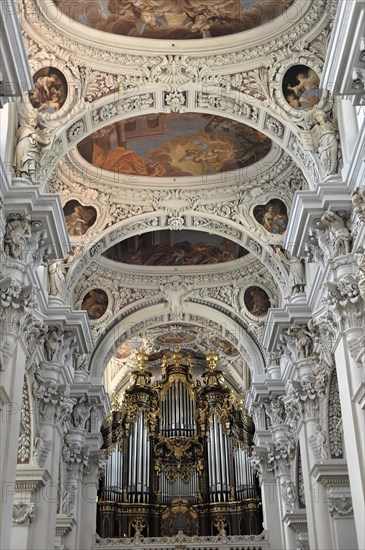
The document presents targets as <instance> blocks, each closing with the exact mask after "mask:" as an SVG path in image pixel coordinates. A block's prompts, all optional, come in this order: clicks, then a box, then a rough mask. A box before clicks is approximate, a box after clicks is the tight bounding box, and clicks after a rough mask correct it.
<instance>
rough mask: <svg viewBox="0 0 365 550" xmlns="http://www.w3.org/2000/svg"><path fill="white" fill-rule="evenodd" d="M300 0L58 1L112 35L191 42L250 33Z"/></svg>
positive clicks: (80, 20)
mask: <svg viewBox="0 0 365 550" xmlns="http://www.w3.org/2000/svg"><path fill="white" fill-rule="evenodd" d="M293 1H294V0H225V1H222V0H200V1H199V2H198V1H197V0H130V1H128V0H92V1H91V0H72V1H70V0H54V3H55V4H56V6H58V8H59V9H60V10H61V11H62V12H63V13H64V14H65V15H67V17H69V18H70V19H73V20H74V21H77V22H78V23H81V24H83V25H86V26H88V27H91V28H93V29H97V30H100V31H104V32H109V33H112V34H119V35H124V36H134V37H141V38H157V39H167V40H186V39H189V38H211V37H216V36H225V35H228V34H234V33H237V32H242V31H246V30H248V29H253V28H255V27H259V26H260V25H264V24H265V23H268V22H270V21H272V20H273V19H275V18H276V17H278V16H279V15H281V14H282V13H283V12H284V11H285V10H286V9H287V8H288V7H289V6H290V5H291V4H292V3H293Z"/></svg>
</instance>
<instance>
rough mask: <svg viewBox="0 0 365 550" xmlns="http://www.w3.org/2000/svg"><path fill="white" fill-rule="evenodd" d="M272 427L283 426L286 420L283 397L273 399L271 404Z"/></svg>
mask: <svg viewBox="0 0 365 550" xmlns="http://www.w3.org/2000/svg"><path fill="white" fill-rule="evenodd" d="M269 414H270V420H271V425H272V426H276V425H277V424H283V423H284V419H285V407H284V403H283V401H282V399H281V397H280V396H279V397H274V396H273V397H271V399H270V404H269Z"/></svg>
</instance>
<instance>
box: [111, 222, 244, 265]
mask: <svg viewBox="0 0 365 550" xmlns="http://www.w3.org/2000/svg"><path fill="white" fill-rule="evenodd" d="M246 254H248V251H247V250H246V249H245V248H243V247H241V246H240V245H238V244H236V243H234V242H233V241H230V240H228V239H225V238H223V237H219V236H218V235H209V234H208V233H204V232H202V231H187V230H180V231H170V230H162V231H152V232H150V233H144V234H142V235H138V236H135V237H130V238H129V239H126V240H125V241H122V242H120V243H118V244H116V245H114V246H112V247H111V248H109V249H108V250H106V252H104V254H103V255H104V256H105V257H106V258H109V259H110V260H114V261H115V262H122V263H126V264H133V265H153V266H169V265H204V264H216V263H222V262H230V261H233V260H236V259H238V258H241V257H242V256H245V255H246Z"/></svg>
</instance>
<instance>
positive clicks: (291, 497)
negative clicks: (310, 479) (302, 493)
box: [282, 481, 297, 512]
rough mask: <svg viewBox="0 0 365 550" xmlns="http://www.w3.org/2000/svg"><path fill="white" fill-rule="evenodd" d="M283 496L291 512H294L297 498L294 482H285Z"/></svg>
mask: <svg viewBox="0 0 365 550" xmlns="http://www.w3.org/2000/svg"><path fill="white" fill-rule="evenodd" d="M282 495H283V499H284V502H286V503H287V504H288V505H289V509H290V512H293V510H294V506H295V501H296V500H297V497H296V492H295V487H294V483H293V482H292V481H284V483H283V486H282Z"/></svg>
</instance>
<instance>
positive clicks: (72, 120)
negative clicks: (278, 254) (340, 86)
mask: <svg viewBox="0 0 365 550" xmlns="http://www.w3.org/2000/svg"><path fill="white" fill-rule="evenodd" d="M206 89H207V87H206V85H204V84H202V83H200V84H195V85H194V84H192V83H191V82H189V87H187V86H186V85H185V86H179V93H180V94H185V96H184V95H183V96H182V97H185V99H184V101H183V102H182V104H180V105H179V106H177V107H176V108H174V110H173V112H184V111H187V110H188V111H189V112H192V113H194V112H196V113H204V114H211V115H218V116H222V117H226V118H230V119H232V120H235V121H237V122H241V123H243V124H246V125H248V126H251V127H252V128H254V129H256V130H259V131H260V132H262V133H264V134H265V135H267V136H268V137H269V138H270V139H272V140H273V141H274V142H276V143H277V144H278V145H279V146H280V147H282V148H283V149H284V150H285V151H286V152H287V153H288V155H290V156H291V157H292V158H293V160H294V161H295V162H296V163H297V164H298V165H299V166H300V167H301V169H302V170H303V172H304V174H306V176H307V180H308V182H309V185H311V186H313V185H314V183H315V181H317V179H318V170H317V167H316V162H315V160H314V156H313V154H312V153H307V152H304V151H302V152H301V153H300V154H299V149H298V148H297V147H295V146H294V142H293V140H294V141H295V140H300V128H299V127H298V126H297V125H296V124H295V123H294V122H291V121H289V120H287V119H285V117H284V116H283V114H281V112H276V111H274V110H272V109H270V108H269V107H267V106H266V105H265V102H264V101H260V100H258V99H256V98H253V97H251V96H248V95H246V94H243V93H242V92H239V91H234V90H230V91H229V95H227V94H228V92H227V91H224V90H222V89H221V88H219V89H218V90H217V91H215V92H209V91H205V90H206ZM169 93H170V92H169V86H168V85H167V84H165V85H164V84H160V85H158V86H157V85H151V84H148V83H147V84H145V85H144V86H143V89H142V91H140V90H139V89H138V91H135V90H134V91H133V92H130V91H129V90H124V91H123V92H118V98H117V99H116V94H115V93H113V94H109V95H107V96H105V97H103V98H101V99H98V100H96V101H94V102H93V103H91V105H90V104H87V105H85V102H81V104H80V105H79V108H78V109H75V112H76V113H77V115H76V114H75V115H74V116H71V114H70V115H68V116H67V117H66V121H65V122H63V121H62V120H61V119H60V120H58V121H57V122H58V126H57V127H56V129H55V130H54V131H53V132H52V133H53V134H54V136H55V139H54V143H53V147H52V150H50V151H48V152H46V153H45V155H44V156H43V161H42V168H41V171H40V175H39V179H40V181H41V183H42V186H43V187H44V186H45V182H46V181H47V178H49V176H50V175H51V173H52V172H53V170H54V169H55V167H56V165H57V164H58V162H59V161H60V160H61V158H62V157H64V156H65V155H66V154H67V153H68V152H69V151H70V150H71V149H72V148H73V147H74V146H75V145H77V143H79V142H80V141H81V140H83V139H84V138H86V137H87V136H89V135H90V134H92V133H93V132H94V131H96V130H99V129H101V128H103V127H105V126H107V125H109V124H111V123H112V122H116V121H119V120H126V119H128V118H130V117H131V116H133V117H136V116H139V115H147V114H157V113H161V112H172V111H171V107H169V105H168V104H166V97H167V96H168V94H169ZM80 114H81V116H80ZM317 164H318V162H317ZM313 179H314V180H315V181H314V182H313V181H312V180H313Z"/></svg>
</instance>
